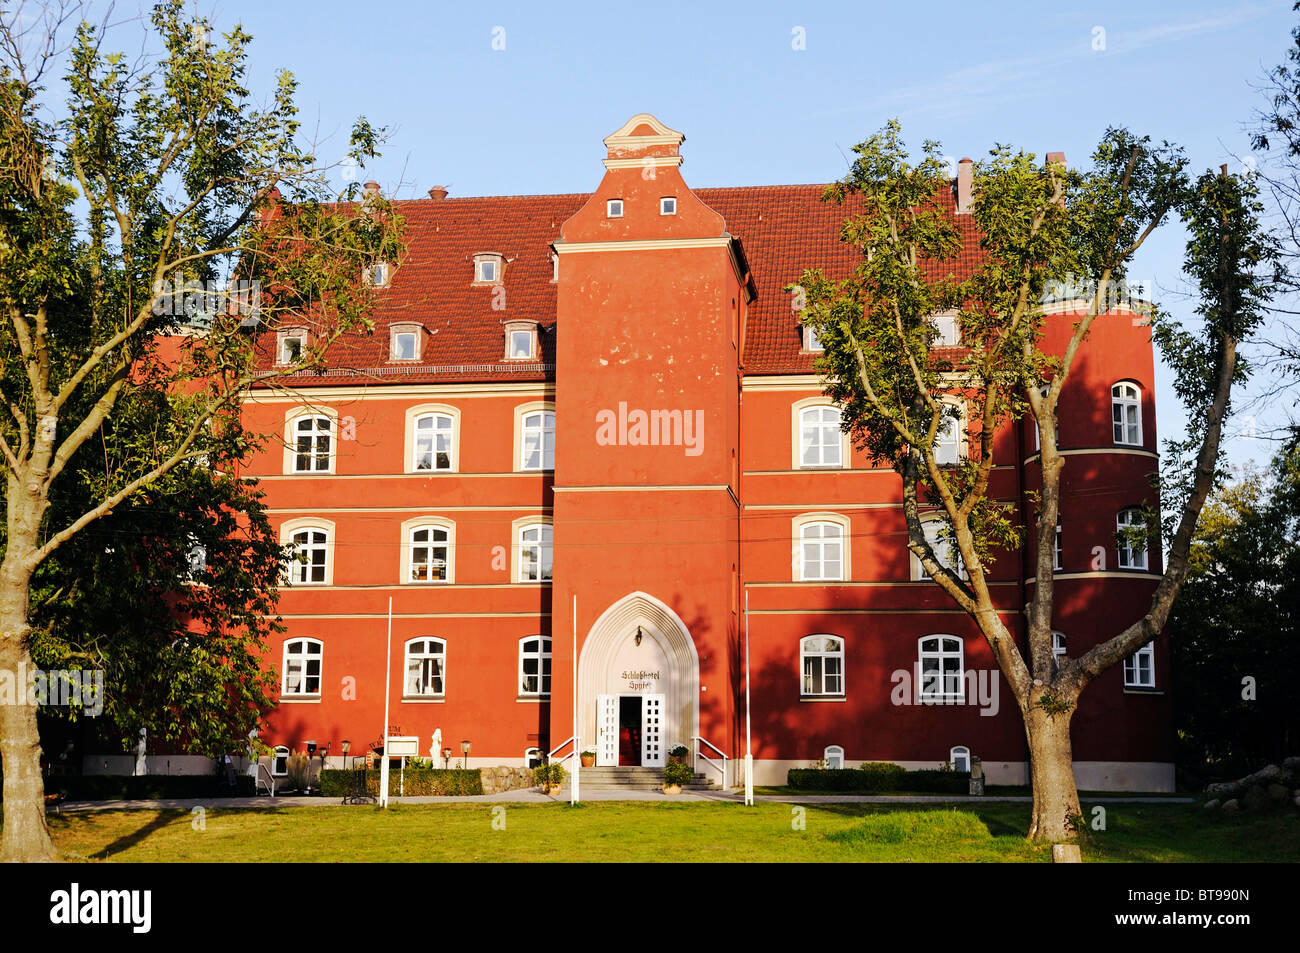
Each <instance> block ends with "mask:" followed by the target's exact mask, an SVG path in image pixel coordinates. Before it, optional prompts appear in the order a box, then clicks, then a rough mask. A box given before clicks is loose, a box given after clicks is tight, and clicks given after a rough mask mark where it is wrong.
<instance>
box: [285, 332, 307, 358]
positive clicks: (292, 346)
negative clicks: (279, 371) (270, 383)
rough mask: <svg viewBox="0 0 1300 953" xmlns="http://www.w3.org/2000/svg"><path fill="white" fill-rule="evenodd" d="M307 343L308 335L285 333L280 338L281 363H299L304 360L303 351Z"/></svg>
mask: <svg viewBox="0 0 1300 953" xmlns="http://www.w3.org/2000/svg"><path fill="white" fill-rule="evenodd" d="M305 343H306V335H303V334H292V335H288V334H287V335H285V336H284V337H283V338H281V339H280V363H281V364H297V363H298V362H299V361H301V360H302V352H303V348H304V345H305Z"/></svg>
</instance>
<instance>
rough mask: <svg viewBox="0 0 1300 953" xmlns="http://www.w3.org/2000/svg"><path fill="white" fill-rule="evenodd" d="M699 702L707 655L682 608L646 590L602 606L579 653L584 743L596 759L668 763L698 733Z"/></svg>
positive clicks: (610, 763)
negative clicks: (679, 610)
mask: <svg viewBox="0 0 1300 953" xmlns="http://www.w3.org/2000/svg"><path fill="white" fill-rule="evenodd" d="M699 702H700V658H699V655H698V654H697V653H696V651H695V642H694V640H692V639H691V633H690V631H689V630H688V629H687V628H686V625H685V623H683V622H682V620H681V619H680V618H679V617H678V615H677V613H675V612H674V611H673V610H672V609H670V608H669V607H668V606H667V605H665V604H664V603H662V602H660V601H659V600H658V599H656V598H655V597H654V596H651V595H648V594H646V593H644V592H634V593H631V594H630V595H627V596H624V597H623V598H622V599H620V600H618V602H615V603H614V604H613V605H611V606H610V607H609V608H608V609H606V610H605V611H604V612H603V613H601V615H600V618H599V619H597V620H596V622H595V624H594V625H592V627H591V629H590V631H589V632H588V633H587V638H586V641H584V642H583V644H582V650H581V653H580V654H579V656H578V714H579V726H580V728H581V734H582V738H583V745H582V746H583V747H584V748H587V747H594V748H595V749H596V764H598V765H601V766H613V765H618V764H624V765H628V764H640V765H643V766H646V767H657V766H660V765H662V764H663V763H664V761H665V759H666V755H667V751H668V748H669V746H671V745H673V744H677V743H679V742H680V743H681V744H685V745H688V746H689V744H690V739H691V737H692V736H694V735H697V734H699V724H700V707H699Z"/></svg>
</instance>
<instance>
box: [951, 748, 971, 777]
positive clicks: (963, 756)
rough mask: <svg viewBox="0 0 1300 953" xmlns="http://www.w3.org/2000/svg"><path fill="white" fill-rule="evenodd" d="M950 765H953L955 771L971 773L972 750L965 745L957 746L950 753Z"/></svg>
mask: <svg viewBox="0 0 1300 953" xmlns="http://www.w3.org/2000/svg"><path fill="white" fill-rule="evenodd" d="M948 763H949V764H951V765H952V769H953V770H954V771H963V772H968V771H970V748H967V747H966V746H965V745H957V746H956V747H954V748H953V749H952V750H951V751H949V752H948Z"/></svg>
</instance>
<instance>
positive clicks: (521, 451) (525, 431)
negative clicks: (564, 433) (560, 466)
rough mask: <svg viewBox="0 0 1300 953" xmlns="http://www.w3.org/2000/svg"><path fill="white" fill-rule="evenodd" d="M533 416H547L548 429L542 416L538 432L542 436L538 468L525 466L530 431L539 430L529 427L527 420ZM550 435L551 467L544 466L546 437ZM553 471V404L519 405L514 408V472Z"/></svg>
mask: <svg viewBox="0 0 1300 953" xmlns="http://www.w3.org/2000/svg"><path fill="white" fill-rule="evenodd" d="M534 414H543V415H546V414H549V415H550V427H549V428H548V427H547V426H546V423H545V421H546V418H545V416H543V418H542V425H541V427H540V432H541V435H542V452H541V463H542V465H541V466H539V467H530V466H525V463H526V459H525V455H526V449H527V447H526V442H527V438H528V435H529V433H530V431H533V430H538V429H539V428H536V427H530V426H529V425H528V418H529V417H531V416H533V415H534ZM547 434H549V435H550V451H551V461H550V462H551V465H550V466H549V467H548V466H546V442H547V441H546V436H547ZM554 470H555V404H554V403H552V402H550V401H540V402H534V403H529V404H521V405H520V406H518V407H516V408H515V472H516V473H551V472H554Z"/></svg>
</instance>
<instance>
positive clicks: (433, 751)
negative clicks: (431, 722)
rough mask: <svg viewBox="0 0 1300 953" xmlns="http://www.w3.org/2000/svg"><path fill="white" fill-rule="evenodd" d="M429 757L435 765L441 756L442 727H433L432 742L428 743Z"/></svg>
mask: <svg viewBox="0 0 1300 953" xmlns="http://www.w3.org/2000/svg"><path fill="white" fill-rule="evenodd" d="M429 757H430V758H432V759H433V763H434V764H435V765H436V764H437V763H438V759H439V758H441V757H442V729H441V728H435V729H433V743H432V744H431V745H429Z"/></svg>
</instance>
